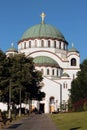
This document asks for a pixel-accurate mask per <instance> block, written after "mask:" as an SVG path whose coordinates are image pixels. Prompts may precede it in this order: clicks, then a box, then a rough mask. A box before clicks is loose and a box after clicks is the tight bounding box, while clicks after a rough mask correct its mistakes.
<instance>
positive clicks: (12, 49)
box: [7, 43, 18, 52]
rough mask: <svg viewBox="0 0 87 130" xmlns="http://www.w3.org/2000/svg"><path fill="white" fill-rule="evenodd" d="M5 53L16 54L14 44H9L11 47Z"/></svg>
mask: <svg viewBox="0 0 87 130" xmlns="http://www.w3.org/2000/svg"><path fill="white" fill-rule="evenodd" d="M7 52H18V51H17V49H16V48H14V43H11V47H10V48H9V49H8V50H7Z"/></svg>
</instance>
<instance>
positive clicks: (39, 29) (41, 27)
mask: <svg viewBox="0 0 87 130" xmlns="http://www.w3.org/2000/svg"><path fill="white" fill-rule="evenodd" d="M43 37H45V38H47V37H48V38H58V39H60V40H64V41H65V38H64V36H63V34H62V33H61V32H60V31H59V30H57V29H56V28H55V27H54V26H51V25H49V24H45V23H44V24H42V23H41V24H37V25H34V26H32V27H30V28H28V29H27V30H26V31H25V32H24V34H23V36H22V38H21V40H23V39H28V38H43Z"/></svg>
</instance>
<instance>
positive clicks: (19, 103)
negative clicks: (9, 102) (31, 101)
mask: <svg viewBox="0 0 87 130" xmlns="http://www.w3.org/2000/svg"><path fill="white" fill-rule="evenodd" d="M19 93H20V94H19V95H20V97H19V104H20V106H19V117H20V116H21V87H20V88H19Z"/></svg>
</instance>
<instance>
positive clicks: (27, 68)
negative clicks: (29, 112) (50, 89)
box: [0, 51, 43, 104]
mask: <svg viewBox="0 0 87 130" xmlns="http://www.w3.org/2000/svg"><path fill="white" fill-rule="evenodd" d="M42 79H43V78H42V73H41V72H40V71H36V70H35V66H34V63H33V58H31V57H29V58H28V57H25V55H24V54H18V55H15V56H12V57H6V56H5V54H4V53H3V52H2V51H1V52H0V90H1V91H0V95H1V101H3V102H7V103H8V102H9V101H8V100H9V98H8V97H9V86H11V101H12V102H13V103H14V104H15V103H16V104H19V95H20V94H19V93H20V90H21V100H22V102H24V100H25V93H26V92H27V93H29V94H28V95H29V98H31V99H32V98H37V96H38V92H40V86H39V83H40V82H41V81H42ZM40 93H41V92H40ZM40 96H41V98H42V97H43V94H42V93H41V95H40ZM37 99H38V98H37Z"/></svg>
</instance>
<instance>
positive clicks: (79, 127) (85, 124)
mask: <svg viewBox="0 0 87 130" xmlns="http://www.w3.org/2000/svg"><path fill="white" fill-rule="evenodd" d="M51 118H52V120H53V121H54V122H55V123H56V125H57V126H58V128H59V130H87V112H73V113H60V114H52V115H51Z"/></svg>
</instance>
